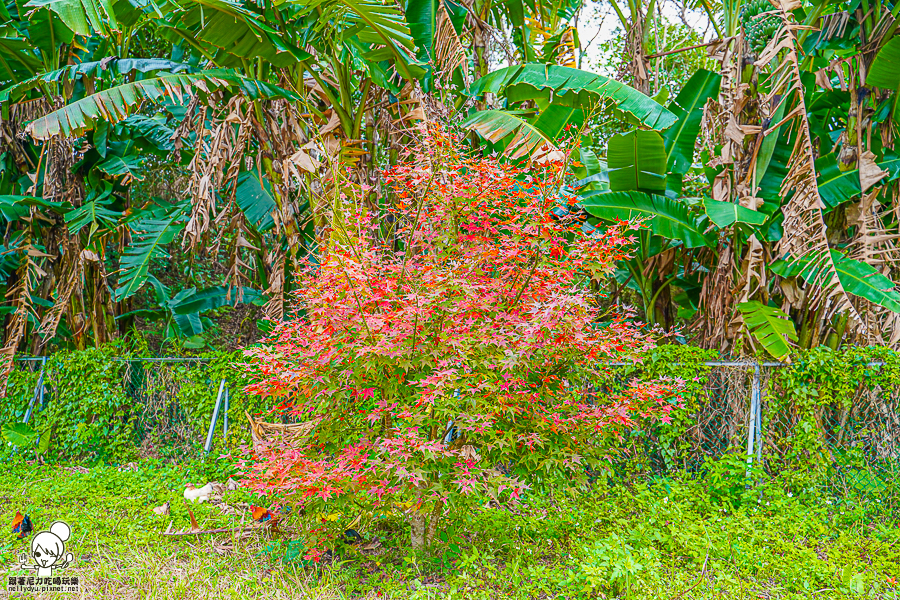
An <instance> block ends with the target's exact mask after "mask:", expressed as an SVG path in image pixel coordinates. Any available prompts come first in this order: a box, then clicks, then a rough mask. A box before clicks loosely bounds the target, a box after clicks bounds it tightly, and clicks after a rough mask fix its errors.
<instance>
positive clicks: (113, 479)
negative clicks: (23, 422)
mask: <svg viewBox="0 0 900 600" xmlns="http://www.w3.org/2000/svg"><path fill="white" fill-rule="evenodd" d="M7 462H8V467H7V468H6V469H4V471H3V472H2V473H0V523H9V522H10V521H11V520H12V518H13V516H14V515H15V513H16V511H17V510H18V511H22V512H23V513H28V514H29V515H30V516H31V518H32V520H33V522H34V525H35V527H36V529H37V530H42V529H46V528H47V527H49V525H50V524H51V523H52V522H53V521H56V520H64V521H66V522H68V523H69V524H70V525H71V526H72V531H73V534H72V541H71V542H70V543H69V544H68V546H67V551H71V552H73V554H74V555H75V562H74V564H73V565H72V566H70V567H69V568H68V569H67V572H68V574H69V575H76V574H77V575H79V576H80V578H81V581H82V595H83V597H90V598H167V599H168V598H199V597H217V598H218V597H221V598H232V597H233V598H241V597H246V596H247V595H248V594H250V595H253V597H279V598H309V597H319V598H392V597H395V598H485V599H487V598H523V599H524V598H674V597H679V598H681V597H684V598H747V599H749V598H760V597H765V598H791V599H794V598H796V599H800V598H813V597H814V598H884V599H896V598H898V597H900V592H898V590H900V588H898V585H897V584H896V583H895V581H897V580H898V579H900V528H898V519H900V513H898V511H897V506H896V504H893V503H891V502H890V501H889V500H888V499H886V498H870V499H869V500H868V501H865V502H864V501H861V500H858V499H854V498H852V497H849V498H848V497H843V498H839V497H831V496H829V495H827V494H824V493H822V491H821V490H814V489H810V490H807V491H800V492H797V491H794V492H785V491H782V488H781V487H780V486H778V485H776V484H775V483H772V482H770V483H769V484H767V485H762V486H756V487H753V488H751V489H743V488H737V489H734V490H731V491H730V492H729V493H728V495H725V496H723V493H722V490H721V488H719V487H716V486H715V485H713V484H711V483H709V482H703V481H689V480H679V479H658V480H653V481H645V482H643V483H640V484H632V485H624V484H618V485H608V484H605V483H603V482H602V481H598V482H596V483H595V485H594V486H593V487H592V488H591V489H580V490H574V489H569V490H564V489H563V490H561V491H560V492H559V493H558V494H556V495H554V496H547V495H544V496H537V495H531V496H528V497H526V499H525V501H524V503H523V504H522V505H519V506H514V507H506V508H497V507H493V508H489V507H484V508H481V509H478V510H475V511H472V512H470V513H467V514H465V515H461V516H459V517H457V518H455V519H454V520H452V521H451V520H448V521H447V522H446V523H445V527H444V528H443V530H442V531H441V533H440V535H439V538H440V539H439V540H438V541H437V542H436V544H435V546H434V548H433V551H432V552H430V553H428V554H419V555H417V554H414V553H412V552H411V551H410V550H409V542H408V532H407V530H406V529H405V527H404V526H403V522H402V520H400V519H399V518H397V516H396V515H394V516H386V517H385V518H381V519H375V520H374V521H373V525H372V526H371V527H369V528H367V529H365V530H361V531H360V532H359V533H360V534H361V535H362V537H363V543H361V544H357V545H345V546H342V547H339V548H337V549H336V551H335V553H333V554H332V555H331V556H330V557H327V558H326V559H325V560H323V561H322V562H320V563H318V564H315V563H310V562H308V561H306V560H304V549H303V547H302V544H301V543H300V542H299V541H298V540H299V538H300V537H301V536H300V534H301V533H302V532H298V531H295V530H293V529H292V527H291V518H290V516H289V515H288V516H287V517H285V519H284V520H283V522H282V525H281V527H280V529H279V530H278V531H271V530H268V529H265V530H260V531H254V532H252V533H249V534H247V535H243V536H242V535H238V534H234V533H220V534H212V535H207V536H201V537H189V538H188V537H184V538H171V537H164V536H162V535H161V533H162V532H164V531H165V530H166V529H167V528H168V527H169V526H170V524H171V527H172V529H173V530H185V529H187V528H189V527H190V522H189V518H188V515H187V507H186V503H185V501H184V499H183V497H182V493H183V489H184V485H185V484H186V483H187V482H191V483H195V484H197V485H202V484H203V483H205V482H206V481H210V480H216V481H225V480H226V479H227V478H228V476H229V475H231V474H233V471H232V468H231V467H230V466H229V465H228V463H226V462H223V461H219V460H216V459H213V458H207V459H202V460H195V461H191V462H187V463H183V464H172V463H167V462H163V461H159V460H145V461H141V462H139V463H137V464H133V465H126V466H124V467H116V466H105V465H96V466H93V467H90V468H89V469H87V472H83V471H84V469H83V468H77V465H39V464H27V463H26V462H24V461H22V460H21V458H15V457H11V458H8V461H7ZM224 500H225V502H226V503H228V505H230V506H231V507H233V508H235V509H236V511H237V512H236V514H226V513H225V512H223V511H222V510H221V509H220V508H219V507H217V506H213V505H210V504H202V505H197V506H193V507H192V508H193V509H194V512H195V514H196V517H197V520H198V523H199V525H200V527H201V528H204V529H213V528H227V527H237V526H239V525H241V523H242V522H243V523H246V522H248V521H249V519H250V516H249V514H248V512H249V511H248V510H247V506H246V504H244V503H253V502H255V501H256V499H254V498H252V497H251V496H250V495H249V494H247V493H246V492H245V491H243V490H237V491H233V492H227V493H226V495H225V498H224ZM167 501H168V502H169V503H170V506H171V514H170V515H169V516H159V515H156V514H154V513H153V512H152V510H151V509H152V508H153V507H155V506H159V505H161V504H163V503H165V502H167ZM353 517H354V516H353V515H342V516H340V517H338V518H345V519H347V520H348V525H349V524H350V522H352V519H353ZM3 531H4V533H3V534H2V537H0V571H3V572H4V573H6V574H10V575H12V574H20V573H21V572H20V571H15V570H14V569H13V564H14V563H15V562H16V560H17V558H16V557H17V556H18V555H19V554H20V553H21V552H23V551H24V550H25V549H26V543H27V541H23V540H17V539H15V537H14V536H12V535H11V534H10V533H9V529H8V528H6V527H5V526H4V529H3ZM38 597H41V598H43V597H48V598H49V597H53V596H50V595H47V596H38ZM60 597H63V596H60Z"/></svg>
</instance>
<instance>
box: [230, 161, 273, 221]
mask: <svg viewBox="0 0 900 600" xmlns="http://www.w3.org/2000/svg"><path fill="white" fill-rule="evenodd" d="M234 196H235V200H236V201H237V205H238V207H239V208H240V209H241V210H242V211H243V212H244V216H245V217H247V220H248V221H250V222H251V223H253V226H254V227H255V228H256V230H257V231H260V232H262V231H267V230H269V229H271V228H272V227H274V226H275V221H274V219H273V218H272V212H273V211H274V210H275V199H274V198H272V189H271V187H270V186H269V181H268V180H267V179H266V178H264V177H263V178H261V177H260V176H259V173H258V172H257V171H256V170H253V171H242V172H241V173H239V174H238V179H237V188H236V189H235V192H234Z"/></svg>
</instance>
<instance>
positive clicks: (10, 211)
mask: <svg viewBox="0 0 900 600" xmlns="http://www.w3.org/2000/svg"><path fill="white" fill-rule="evenodd" d="M31 207H37V208H41V209H48V210H51V211H53V212H54V213H56V214H58V215H65V214H66V211H67V210H69V209H71V208H72V206H71V205H70V204H67V203H65V202H53V201H50V200H45V199H44V198H37V197H35V196H13V195H5V196H0V214H2V215H3V218H4V219H6V220H7V221H17V220H19V219H21V218H22V217H25V216H28V215H29V214H30V213H31V210H30V208H31Z"/></svg>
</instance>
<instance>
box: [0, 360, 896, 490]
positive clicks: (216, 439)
mask: <svg viewBox="0 0 900 600" xmlns="http://www.w3.org/2000/svg"><path fill="white" fill-rule="evenodd" d="M703 365H704V367H705V369H704V371H705V372H703V374H702V376H701V377H698V378H697V379H696V380H695V381H688V382H686V383H687V392H688V393H687V394H686V406H685V408H684V409H683V410H679V411H676V413H674V415H673V417H674V418H673V423H672V424H669V425H663V424H659V425H656V426H653V427H649V428H646V429H642V430H635V431H632V432H630V434H629V436H628V438H627V439H626V443H625V445H624V449H623V450H622V454H621V455H620V458H621V459H623V460H622V461H621V462H622V463H623V464H624V463H627V464H629V465H634V464H638V465H639V466H640V467H641V470H642V471H644V472H647V471H649V472H650V473H653V474H657V475H666V474H674V473H676V472H681V473H688V474H690V475H695V476H702V475H703V474H704V473H706V472H707V471H708V469H709V468H710V465H712V464H714V463H715V462H716V461H719V460H720V459H723V458H726V457H731V458H732V459H733V458H734V457H740V458H741V459H742V460H745V461H746V463H747V466H748V470H749V469H754V471H755V472H757V473H758V472H765V473H767V474H769V475H783V474H784V473H786V472H792V471H797V472H801V473H802V472H809V471H815V472H816V473H818V474H819V475H820V476H824V477H823V479H824V480H825V481H827V484H828V485H829V486H830V487H831V488H832V489H833V491H834V492H835V493H844V494H847V493H853V492H856V493H861V494H868V495H871V494H885V493H891V494H896V493H897V492H898V488H900V484H898V482H900V477H898V475H900V388H898V387H897V386H881V385H865V383H864V382H863V381H861V382H860V384H859V385H858V386H857V387H856V388H855V391H853V393H851V394H848V395H846V396H841V397H837V398H825V399H824V400H823V399H821V398H818V397H815V394H817V393H818V390H817V389H816V385H815V382H812V383H810V386H809V389H808V390H806V391H803V390H800V391H798V390H797V389H796V388H792V389H790V390H788V389H785V385H784V381H785V380H784V377H782V375H784V373H785V371H784V369H786V366H785V365H782V364H780V363H750V362H746V363H743V362H706V363H703ZM618 367H621V369H620V370H619V371H617V370H616V369H615V368H612V369H611V370H610V376H609V377H608V378H607V379H606V380H604V381H602V382H600V383H598V385H596V386H595V388H594V389H595V391H598V392H600V396H599V397H603V393H602V392H603V391H604V390H605V391H613V390H614V389H616V388H618V387H621V386H622V385H624V383H625V382H627V381H628V380H629V379H631V378H632V377H635V376H637V377H640V376H641V375H642V371H641V369H640V367H637V368H636V367H635V366H634V365H618ZM865 367H866V368H867V369H872V370H878V369H880V368H881V365H879V364H878V363H872V364H869V365H866V366H865ZM17 369H18V370H19V371H20V373H21V374H22V375H23V376H24V379H23V381H24V382H25V384H24V385H21V386H19V388H18V395H17V396H15V397H9V398H7V400H6V401H7V402H14V403H17V404H18V406H19V409H18V410H16V411H14V412H15V413H16V414H17V415H18V416H19V417H20V418H19V420H21V417H23V416H24V420H25V421H26V422H27V421H28V420H29V419H31V418H32V415H33V414H35V412H37V413H39V412H40V411H41V410H44V409H46V407H47V406H48V404H49V403H50V402H53V401H54V396H55V395H57V394H58V393H59V390H60V386H65V385H67V382H65V381H62V380H61V379H60V377H61V375H60V373H58V372H56V371H55V370H54V368H53V367H52V364H51V362H49V361H47V360H46V359H22V360H19V361H18V362H17ZM235 371H236V370H235ZM110 372H111V373H112V374H113V375H112V379H111V381H112V382H113V384H114V385H118V386H119V389H118V390H116V391H115V393H118V394H120V395H122V396H124V398H125V399H126V400H127V405H128V407H129V413H128V417H127V418H129V419H131V423H132V426H133V438H134V444H135V446H136V447H137V448H138V449H139V452H138V453H139V454H140V455H142V456H153V455H155V454H160V452H161V450H165V452H166V453H168V454H170V455H171V454H179V453H180V454H188V453H195V452H196V451H198V450H199V449H203V450H206V451H207V452H208V451H210V450H212V449H213V448H219V449H221V448H224V446H225V445H224V443H223V438H225V439H227V438H229V436H231V437H233V438H235V439H243V440H247V439H249V437H250V436H249V431H248V425H247V419H246V418H245V412H249V411H248V410H247V409H248V406H250V404H248V399H247V398H246V397H245V396H242V385H241V384H240V383H239V382H237V381H235V380H228V381H226V379H228V378H227V377H226V378H223V377H222V375H221V372H220V371H219V372H217V373H213V369H211V368H210V364H209V362H208V361H206V360H204V359H180V358H179V359H166V358H135V359H115V367H114V368H112V369H111V371H110ZM116 382H118V383H116ZM795 383H796V382H795ZM13 396H14V395H13ZM811 397H814V399H815V402H811V401H810V398H811ZM256 408H258V409H259V410H257V411H255V412H253V413H252V414H260V413H261V412H262V411H263V410H264V409H265V408H267V407H265V406H258V407H256Z"/></svg>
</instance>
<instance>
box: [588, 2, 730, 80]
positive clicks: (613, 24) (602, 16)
mask: <svg viewBox="0 0 900 600" xmlns="http://www.w3.org/2000/svg"><path fill="white" fill-rule="evenodd" d="M681 4H682V3H679V2H676V1H675V0H662V3H661V5H660V10H661V12H662V14H663V16H664V17H665V18H666V19H667V20H668V21H671V22H673V23H683V22H686V23H687V24H688V25H689V26H690V27H691V28H693V29H694V30H696V31H701V32H702V31H705V32H706V34H705V35H704V41H709V40H711V39H712V38H713V37H715V31H714V30H713V28H712V26H711V25H710V22H709V19H708V18H707V16H706V13H705V12H704V11H702V10H699V11H698V10H691V9H685V10H684V11H682V8H681ZM620 6H622V7H623V9H624V2H623V3H620ZM618 29H621V23H620V21H619V18H618V16H617V15H616V13H615V11H614V10H613V8H612V6H611V5H610V4H609V3H608V2H597V1H595V0H585V8H584V10H583V11H582V15H581V19H580V20H579V23H578V34H579V36H580V37H581V45H582V47H583V48H584V47H586V60H585V66H586V67H590V68H591V70H597V69H599V70H601V71H602V70H603V69H602V65H601V64H597V63H598V59H599V58H600V54H601V52H600V45H601V44H602V43H603V42H606V41H609V40H610V39H612V38H613V37H615V35H616V31H617V30H618ZM603 74H604V75H612V73H603Z"/></svg>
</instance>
